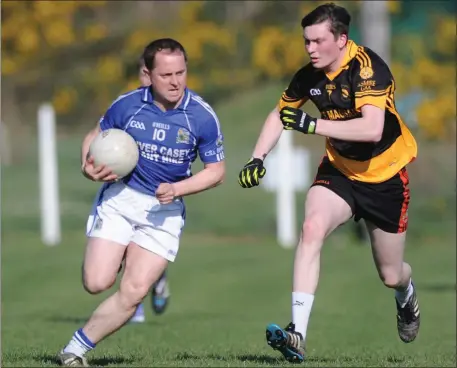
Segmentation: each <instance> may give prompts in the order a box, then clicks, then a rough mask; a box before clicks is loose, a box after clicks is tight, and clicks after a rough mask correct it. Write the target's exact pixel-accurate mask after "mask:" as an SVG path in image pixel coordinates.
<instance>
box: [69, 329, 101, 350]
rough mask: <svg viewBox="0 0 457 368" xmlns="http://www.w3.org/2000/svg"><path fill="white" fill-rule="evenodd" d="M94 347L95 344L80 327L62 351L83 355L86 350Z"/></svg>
mask: <svg viewBox="0 0 457 368" xmlns="http://www.w3.org/2000/svg"><path fill="white" fill-rule="evenodd" d="M93 348H95V344H94V343H93V342H91V341H90V340H89V339H88V337H87V336H86V335H85V333H84V332H83V329H82V328H80V329H79V330H78V331H76V332H75V333H74V334H73V337H72V338H71V340H70V342H69V343H68V345H67V346H65V348H64V349H63V352H64V353H72V354H75V355H77V356H79V357H83V356H84V355H85V354H86V353H87V352H89V351H91V350H92V349H93Z"/></svg>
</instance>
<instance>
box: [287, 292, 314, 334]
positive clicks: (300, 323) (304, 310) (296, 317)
mask: <svg viewBox="0 0 457 368" xmlns="http://www.w3.org/2000/svg"><path fill="white" fill-rule="evenodd" d="M313 301H314V295H312V294H307V293H299V292H293V293H292V323H293V324H294V325H295V331H296V332H299V333H301V335H302V336H303V341H305V338H306V330H307V329H308V321H309V316H310V315H311V308H312V307H313Z"/></svg>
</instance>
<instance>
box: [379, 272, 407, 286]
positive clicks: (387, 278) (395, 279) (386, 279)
mask: <svg viewBox="0 0 457 368" xmlns="http://www.w3.org/2000/svg"><path fill="white" fill-rule="evenodd" d="M401 276H402V275H401V270H396V269H394V268H392V267H386V268H381V270H380V272H379V277H380V278H381V281H382V282H383V283H384V285H385V286H387V287H388V288H391V289H395V288H397V287H398V286H400V285H401V282H402V277H401Z"/></svg>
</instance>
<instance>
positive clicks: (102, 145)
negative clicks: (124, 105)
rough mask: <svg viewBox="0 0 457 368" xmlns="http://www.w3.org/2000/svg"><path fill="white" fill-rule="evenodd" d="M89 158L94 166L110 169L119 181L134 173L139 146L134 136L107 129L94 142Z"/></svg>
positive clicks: (119, 130) (118, 130)
mask: <svg viewBox="0 0 457 368" xmlns="http://www.w3.org/2000/svg"><path fill="white" fill-rule="evenodd" d="M89 156H91V157H92V158H93V160H94V166H102V165H103V166H105V167H108V168H109V169H110V170H111V172H112V173H113V174H115V175H116V176H117V179H121V178H123V177H125V176H127V175H128V174H130V173H131V172H132V170H133V169H134V168H135V166H136V164H137V163H138V158H139V151H138V146H137V144H136V142H135V140H134V139H133V138H132V136H131V135H130V134H128V133H126V132H125V131H123V130H121V129H107V130H104V131H102V132H100V134H98V135H97V137H95V138H94V140H93V141H92V143H91V145H90V148H89Z"/></svg>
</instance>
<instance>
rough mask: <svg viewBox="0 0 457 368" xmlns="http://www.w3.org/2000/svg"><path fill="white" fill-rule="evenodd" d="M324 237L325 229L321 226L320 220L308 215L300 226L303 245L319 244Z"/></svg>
mask: <svg viewBox="0 0 457 368" xmlns="http://www.w3.org/2000/svg"><path fill="white" fill-rule="evenodd" d="M324 238H325V229H324V227H323V226H322V221H319V219H318V218H317V217H314V216H310V217H308V218H306V219H305V222H304V223H303V227H302V241H301V244H302V245H303V246H305V247H306V246H313V245H315V244H320V243H321V242H322V241H323V240H324Z"/></svg>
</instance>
